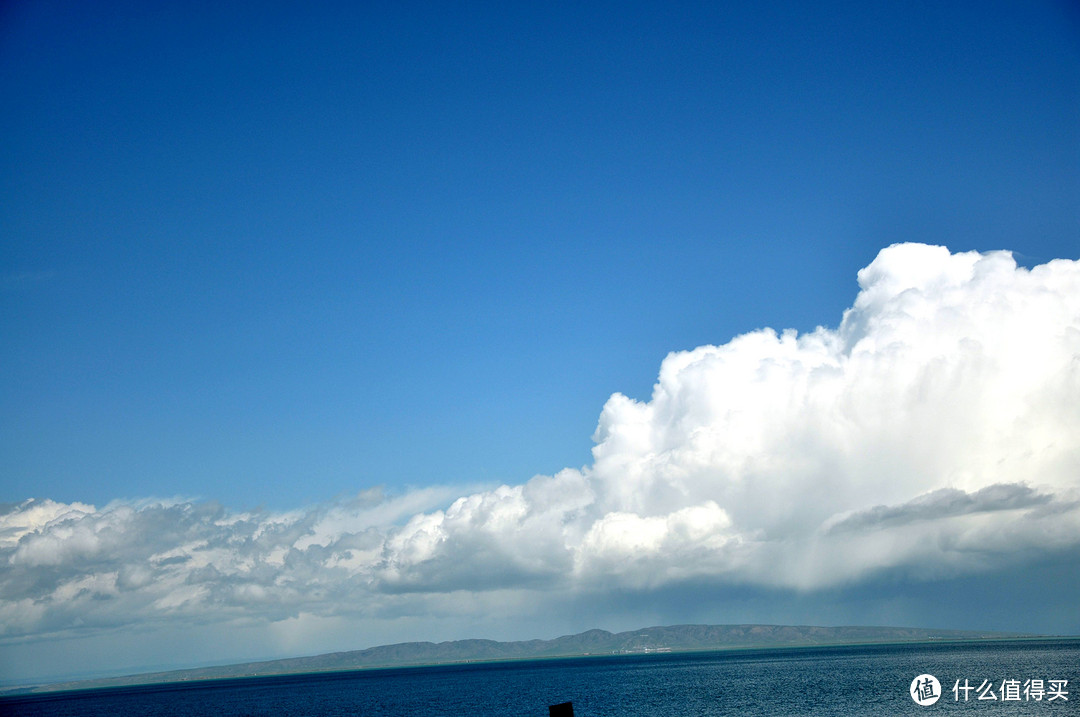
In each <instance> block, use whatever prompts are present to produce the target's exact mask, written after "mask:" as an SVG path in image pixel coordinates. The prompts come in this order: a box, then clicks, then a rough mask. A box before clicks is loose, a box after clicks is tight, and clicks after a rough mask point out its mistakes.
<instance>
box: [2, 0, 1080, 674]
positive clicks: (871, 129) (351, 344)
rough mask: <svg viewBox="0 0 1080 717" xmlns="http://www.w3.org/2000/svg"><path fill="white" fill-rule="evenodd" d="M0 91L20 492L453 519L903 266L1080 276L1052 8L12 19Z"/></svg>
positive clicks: (575, 458) (137, 11)
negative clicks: (873, 270) (1009, 260)
mask: <svg viewBox="0 0 1080 717" xmlns="http://www.w3.org/2000/svg"><path fill="white" fill-rule="evenodd" d="M0 107H2V111H0V501H5V502H9V503H12V504H15V503H20V502H21V501H24V500H26V499H28V498H35V499H38V500H46V499H47V500H51V501H56V502H58V503H63V504H68V503H74V502H79V503H83V504H92V505H94V506H97V507H99V508H100V507H102V506H105V505H108V504H109V503H110V502H112V501H118V500H119V501H136V502H137V501H145V500H148V499H171V498H173V497H179V498H180V499H182V500H185V501H186V500H191V501H194V504H195V505H205V503H204V501H211V502H217V503H220V504H221V505H223V506H224V507H225V509H227V510H230V511H250V510H255V509H258V508H261V509H264V510H266V511H270V512H278V513H284V512H288V511H295V510H301V509H306V508H307V507H309V506H319V505H329V504H331V503H332V502H333V501H341V500H345V501H348V500H351V499H352V497H353V496H356V495H358V494H362V493H363V492H364V491H367V490H368V489H371V488H374V487H379V486H381V487H382V489H383V491H384V492H385V494H386V495H387V496H391V497H395V496H396V497H404V498H407V497H408V496H412V495H417V494H419V493H418V491H422V490H424V489H430V490H433V491H437V490H447V491H449V492H447V493H446V494H445V495H444V497H443V498H442V503H441V504H439V501H438V500H436V499H432V500H433V501H434V502H433V503H432V504H431V505H428V504H426V503H425V504H423V505H420V506H419V507H417V509H416V510H417V511H418V513H420V512H423V511H429V510H432V509H434V506H435V505H441V506H442V507H443V508H445V506H446V504H448V503H449V500H450V499H451V498H452V497H456V496H464V495H469V494H472V493H473V492H474V491H485V490H490V489H494V488H495V487H496V486H499V485H500V484H507V485H510V486H517V485H521V484H524V483H525V482H526V481H528V480H529V479H530V478H531V477H533V476H534V475H537V474H540V475H547V476H551V475H554V474H556V473H557V472H558V471H560V470H561V469H563V468H573V469H581V468H583V467H587V466H591V465H592V464H593V462H594V460H595V456H594V455H593V454H592V453H590V451H591V449H592V448H593V446H594V441H593V440H592V438H591V437H592V436H593V434H594V431H596V430H597V421H598V417H600V415H601V409H603V408H604V406H605V402H607V401H608V399H609V397H611V396H612V394H615V393H621V394H624V395H626V396H628V397H630V398H631V399H636V400H638V401H648V400H649V399H650V396H651V394H652V390H653V384H654V383H655V382H656V381H657V372H658V371H659V369H660V365H661V362H662V361H663V360H664V358H665V356H666V355H667V354H668V353H669V352H672V351H689V350H691V349H694V348H695V347H698V346H703V345H708V344H713V345H723V344H725V343H727V342H728V341H730V340H731V339H732V338H733V337H735V336H737V335H740V334H744V333H746V332H750V331H753V330H756V329H760V328H763V327H773V328H775V329H776V330H777V331H780V330H782V329H787V328H792V329H795V330H797V331H799V332H800V333H806V332H812V331H813V330H814V329H815V328H816V327H818V326H824V327H828V328H831V329H837V327H839V326H840V323H841V319H842V316H843V312H844V311H845V309H848V308H849V307H852V306H853V301H854V300H855V297H856V294H857V293H858V292H859V285H858V284H857V283H856V274H857V272H858V270H859V269H861V268H863V267H866V266H868V265H870V264H871V262H873V261H874V260H875V257H877V256H878V253H879V251H881V250H882V249H883V248H885V247H887V246H889V245H891V244H894V243H897V242H924V243H928V244H935V245H943V246H947V247H948V248H949V250H951V251H952V252H954V253H956V252H966V251H979V252H987V251H991V250H998V249H1005V250H1011V251H1012V252H1014V257H1015V260H1016V261H1017V262H1018V264H1019V265H1020V266H1021V267H1033V266H1036V265H1039V264H1044V263H1046V262H1048V261H1050V260H1051V259H1055V258H1065V259H1077V258H1080V11H1078V10H1077V7H1076V5H1075V3H1071V2H1066V1H1065V0H1060V1H1051V0H1046V1H1044V0H1035V1H1032V2H985V1H983V2H921V1H917V2H883V3H866V2H823V3H801V2H761V3H675V4H672V3H561V2H555V3H551V2H545V3H513V2H512V3H483V2H480V3H437V4H435V3H433V4H423V3H411V2H406V3H401V2H393V3H382V2H363V3H327V2H313V3H305V4H302V5H295V4H286V3H265V2H264V3H210V2H190V3H146V2H112V1H106V2H95V3H77V2H49V1H42V2H19V1H16V2H9V3H5V4H3V5H2V6H0ZM900 263H902V262H899V261H898V260H897V261H896V262H894V264H890V267H891V266H899V264H900ZM916 263H918V262H916ZM905 266H907V265H906V264H905ZM890 270H891V269H890ZM614 410H615V409H612V411H613V412H614ZM605 415H607V413H605ZM612 415H614V413H613V414H612ZM613 420H614V419H613ZM599 435H600V434H598V436H599ZM601 438H602V436H601ZM586 472H587V471H586ZM943 486H944V487H950V486H952V487H958V489H963V490H966V491H968V493H970V495H972V496H976V495H981V494H978V490H981V489H982V487H984V486H982V484H970V485H969V484H964V485H963V486H961V485H960V484H954V483H942V484H941V485H938V486H922V487H921V488H919V490H930V489H932V488H940V487H943ZM965 486H966V487H965ZM919 490H915V489H914V488H913V489H912V491H911V492H910V493H909V494H904V495H896V496H889V501H891V502H889V501H886V499H885V498H884V497H883V498H880V499H874V498H867V501H866V502H865V505H864V504H860V505H859V506H849V507H850V509H851V510H859V509H863V508H866V509H868V508H870V507H871V506H872V505H874V504H876V503H877V502H882V503H887V504H895V505H898V506H903V505H908V501H910V500H913V499H915V498H916V497H917V495H919ZM1017 490H1019V489H1017ZM440 495H441V494H440ZM1017 495H1019V494H1017ZM1040 495H1048V494H1040ZM1055 495H1057V494H1055ZM972 500H978V499H976V498H973V499H972ZM1017 500H1019V498H1017ZM1024 500H1027V498H1025V499H1024ZM1031 500H1036V499H1035V498H1031ZM1040 500H1041V499H1040ZM630 504H631V503H625V504H620V505H622V508H621V509H622V510H624V511H625V510H628V508H627V507H626V506H628V505H630ZM695 505H697V504H695ZM702 505H705V503H702ZM995 505H996V504H995ZM677 507H678V506H669V508H670V511H675V512H677V511H676V508H677ZM720 508H721V509H723V510H725V511H728V512H729V513H730V512H731V508H730V507H729V506H727V505H721V506H720ZM838 510H839V509H838ZM639 512H640V511H639ZM672 514H674V513H672ZM408 515H410V514H409V513H407V512H403V513H401V515H400V516H399V517H398V519H397V521H398V522H397V525H399V526H400V524H402V523H404V522H405V520H406V518H407V517H408ZM718 520H719V519H718ZM721 522H722V521H721ZM737 522H738V521H737V520H736V523H737ZM1056 559H1057V558H1056ZM3 569H4V568H2V567H0V570H3ZM1070 589H1072V590H1074V591H1075V589H1076V587H1075V586H1072V588H1070ZM869 592H871V593H872V592H873V591H872V590H870V591H869ZM1070 594H1071V593H1070ZM12 599H14V598H12ZM859 599H860V600H862V599H863V598H862V597H860V598H859ZM419 609H420V608H417V610H419ZM865 614H866V613H860V615H865ZM799 616H800V617H807V618H808V619H809V618H811V617H812V616H805V615H801V614H800V615H799ZM835 617H836V616H833V617H832V618H830V619H831V620H832V622H838V621H840V620H837V619H835ZM758 619H759V620H760V621H769V616H768V615H761V616H758ZM534 622H535V621H534ZM57 624H58V625H59V624H60V623H57ZM477 624H479V623H475V624H473V625H472V627H474V628H475V627H476V625H477ZM1054 624H1058V623H1054ZM590 626H592V625H584V627H590ZM628 626H632V625H628ZM945 626H946V627H948V626H949V625H945ZM61 627H62V626H61ZM61 627H56V626H55V625H54V626H53V627H48V629H46V628H44V627H43V628H41V630H42V631H44V632H47V631H48V630H54V629H55V630H59V629H61ZM567 627H574V626H573V625H567ZM988 627H989V626H988ZM44 632H43V633H42V634H44ZM385 632H386V634H387V635H390V636H391V637H393V635H392V634H391V633H392V631H390V630H387V631H385ZM34 634H37V633H34ZM49 634H52V633H49ZM379 634H380V635H382V634H383V633H379ZM403 634H404V633H403ZM443 634H445V635H446V636H455V635H453V631H452V630H449V629H448V630H446V631H445V632H444V633H443ZM462 636H464V635H462ZM537 636H543V635H537ZM252 644H254V643H252ZM310 644H311V645H313V646H314V645H316V643H314V642H313V643H310ZM317 644H318V645H321V644H323V643H317ZM267 645H268V643H258V645H257V646H255V647H252V648H251V649H250V651H249V652H250V653H251V654H255V653H258V654H265V653H270V652H274V651H275V650H277V651H279V652H287V651H288V650H287V648H286V647H281V646H280V645H278V646H276V647H273V646H267ZM307 646H308V643H303V644H302V645H301V647H299V648H295V649H299V650H301V651H303V650H304V649H306V648H307ZM260 650H261V651H262V652H259V651H260ZM189 657H190V659H192V660H196V659H200V658H199V657H198V656H195V655H194V652H193V653H192V656H189ZM201 659H209V658H208V657H207V656H206V655H202V658H201Z"/></svg>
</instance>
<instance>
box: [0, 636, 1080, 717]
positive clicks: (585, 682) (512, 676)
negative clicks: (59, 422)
mask: <svg viewBox="0 0 1080 717" xmlns="http://www.w3.org/2000/svg"><path fill="white" fill-rule="evenodd" d="M922 674H931V675H933V676H935V677H936V678H937V680H938V681H939V683H940V690H939V694H940V697H939V700H938V701H937V702H936V704H932V705H928V706H921V705H919V704H917V703H916V702H915V701H914V700H913V699H912V697H911V695H910V694H909V688H910V687H911V684H912V681H913V680H914V679H915V678H916V677H917V676H919V675H922ZM1040 680H1041V681H1042V682H1041V684H1040V683H1039V682H1038V681H1040ZM1066 680H1067V683H1065V684H1062V682H1061V681H1066ZM965 681H966V683H965ZM965 685H966V686H967V687H969V688H970V689H969V690H968V691H967V692H966V695H967V700H966V701H965V699H964V696H965V690H964V689H963V688H964V686H965ZM954 688H955V690H954ZM980 696H982V697H983V699H979V697H980ZM991 696H993V697H995V698H996V699H993V700H991V699H990V697H991ZM1014 697H1016V699H1013V698H1014ZM1037 697H1041V699H1036V698H1037ZM566 701H572V702H573V705H574V714H575V717H601V716H605V717H607V716H612V717H613V716H614V715H620V716H621V717H626V716H628V715H650V716H651V717H654V716H657V715H844V716H848V715H927V714H931V713H935V714H943V713H947V714H955V715H961V714H965V715H969V714H975V713H976V712H977V713H978V714H979V715H983V716H985V717H993V716H994V715H1046V716H1049V715H1058V716H1060V715H1071V714H1076V715H1080V639H1071V640H1052V641H1023V642H996V641H995V642H985V643H977V644H963V645H956V644H934V643H931V644H918V645H888V646H886V645H880V646H847V647H825V648H801V649H774V650H752V651H747V650H742V651H729V652H707V653H691V654H649V655H625V656H609V657H587V658H578V659H559V660H536V661H525V662H507V663H494V664H472V665H458V666H442V667H416V668H403V669H388V670H367V671H359V672H349V673H335V674H322V675H300V676H288V677H285V676H281V677H257V678H250V679H238V680H221V681H213V682H204V683H198V684H174V685H157V686H141V687H131V688H115V689H114V688H110V689H103V690H92V691H84V692H70V693H64V694H53V695H40V696H28V697H20V698H5V699H0V715H43V716H45V715H47V716H49V717H57V716H59V715H78V716H79V717H90V716H94V715H109V717H113V716H115V715H147V716H154V717H157V716H164V715H175V716H178V717H180V716H183V717H188V716H191V715H214V716H215V717H217V716H218V715H252V716H253V715H275V716H293V717H299V716H307V715H312V716H314V715H350V716H354V715H363V716H373V715H380V716H389V717H396V716H402V717H405V716H408V717H419V716H421V715H425V716H426V715H514V716H515V717H526V716H528V715H536V716H537V717H547V714H548V705H552V704H556V703H560V702H566Z"/></svg>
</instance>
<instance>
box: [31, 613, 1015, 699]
mask: <svg viewBox="0 0 1080 717" xmlns="http://www.w3.org/2000/svg"><path fill="white" fill-rule="evenodd" d="M1016 637H1031V636H1029V635H1021V634H1017V633H1002V632H976V631H966V630H927V629H920V628H906V627H816V626H805V625H798V626H797V625H670V626H654V627H646V628H642V629H640V630H631V631H627V632H618V633H611V632H608V631H607V630H599V629H592V630H587V631H585V632H582V633H578V634H575V635H563V636H562V637H556V638H554V639H551V640H521V641H513V642H499V641H497V640H483V639H468V640H452V641H447V642H437V643H436V642H403V643H398V644H394V645H380V646H378V647H369V648H367V649H363V650H350V651H347V652H332V653H327V654H323V655H315V656H311V657H294V658H286V659H281V660H268V661H262V662H246V663H240V664H235V665H223V666H217V667H201V668H195V669H187V670H173V671H169V672H154V673H147V674H141V675H131V676H125V677H109V678H102V679H95V680H80V681H77V682H65V683H57V684H50V685H44V686H39V687H35V688H31V689H29V690H19V691H20V692H25V691H35V692H37V691H56V690H74V689H89V688H99V687H117V686H128V685H139V684H156V683H167V682H186V681H193V680H213V679H225V678H237V677H252V676H256V675H284V674H301V673H312V672H332V671H343V670H358V669H370V668H386V667H408V666H417V665H438V664H454V663H467V662H482V661H497V660H523V659H538V658H552V657H581V656H590V655H613V654H615V655H618V654H644V653H652V652H682V651H697V650H724V649H738V648H743V649H746V648H770V647H801V646H813V645H837V644H869V643H895V642H924V641H930V640H944V641H966V640H982V639H1007V638H1016Z"/></svg>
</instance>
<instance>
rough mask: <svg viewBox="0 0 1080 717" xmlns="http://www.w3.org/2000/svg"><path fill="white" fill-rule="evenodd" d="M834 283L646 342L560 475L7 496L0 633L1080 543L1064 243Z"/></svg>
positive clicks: (994, 565)
mask: <svg viewBox="0 0 1080 717" xmlns="http://www.w3.org/2000/svg"><path fill="white" fill-rule="evenodd" d="M858 280H859V286H860V292H859V294H858V296H857V297H856V299H855V302H854V304H853V306H852V308H850V309H849V310H848V311H847V312H845V314H844V316H843V317H842V320H841V322H840V324H839V327H838V328H837V329H827V328H818V329H817V330H815V331H813V332H811V333H808V334H803V335H798V334H797V333H796V332H794V331H783V332H779V333H778V332H776V331H773V330H771V329H763V330H760V331H754V332H751V333H748V334H745V335H742V336H738V337H736V338H734V339H732V340H731V341H729V342H728V343H726V344H723V345H719V346H702V347H699V348H696V349H693V350H691V351H683V352H677V353H672V354H670V355H668V356H667V357H666V358H665V359H664V361H663V363H662V364H661V367H660V374H659V379H658V381H657V383H656V385H655V387H654V390H653V394H652V396H651V398H650V399H649V400H648V401H636V400H633V399H631V398H628V397H626V396H623V395H620V394H616V395H614V396H612V397H611V398H610V399H609V400H608V402H607V403H606V404H605V406H604V407H603V410H602V412H601V415H600V419H599V423H598V427H597V429H596V433H595V435H594V440H595V441H596V446H595V448H594V449H593V455H594V462H593V464H592V465H591V466H588V467H585V468H582V469H569V468H568V469H566V470H563V471H561V472H559V473H558V474H556V475H554V476H537V477H534V478H533V479H531V480H529V481H527V482H525V483H523V484H521V485H515V486H505V485H504V486H500V487H498V488H495V489H493V490H486V491H472V492H470V493H469V494H467V495H464V496H460V495H455V493H454V492H453V490H452V489H449V488H440V489H428V490H424V491H416V492H413V493H408V494H406V495H402V496H391V497H387V496H384V495H382V494H381V493H380V492H378V491H367V492H365V493H362V494H360V495H358V496H356V497H355V498H352V499H346V500H339V501H336V502H333V503H330V504H326V505H320V506H314V507H311V508H308V509H303V510H296V511H293V512H290V513H288V514H272V513H268V512H254V513H243V514H239V513H230V512H228V511H226V510H225V509H223V508H221V507H220V506H217V505H214V504H209V503H190V502H182V501H180V502H175V501H174V502H171V503H158V502H146V503H142V504H137V505H129V504H111V505H109V506H106V507H104V508H101V509H97V508H95V507H94V506H88V505H82V504H71V505H63V504H60V503H55V502H53V501H49V500H31V501H26V502H24V503H21V504H19V505H15V506H9V507H8V509H7V511H6V512H5V513H3V514H2V515H0V565H3V569H2V571H0V611H2V613H0V614H2V616H3V618H4V619H3V621H2V624H3V625H4V629H5V630H6V634H8V635H20V634H22V635H28V634H43V633H48V632H56V631H62V630H69V629H72V628H73V627H75V626H79V625H82V626H86V627H93V626H95V625H99V626H108V625H117V624H124V623H125V622H139V621H154V620H160V619H181V618H184V619H196V618H197V619H199V620H201V621H213V620H230V619H241V618H244V619H249V620H250V619H263V620H267V621H281V620H285V619H291V620H299V619H301V618H300V616H304V617H303V619H304V620H313V619H318V620H331V621H332V620H334V619H337V617H340V616H343V615H360V616H382V617H387V616H389V617H404V616H409V615H411V614H418V613H416V612H415V611H417V610H421V611H423V614H425V615H429V616H430V615H432V614H436V613H438V611H439V610H440V609H442V610H446V611H448V612H449V613H455V612H460V613H461V614H465V613H468V612H469V611H476V610H477V609H478V608H477V606H478V605H480V604H486V598H492V596H495V595H515V596H516V598H515V599H516V600H522V601H523V603H524V602H528V601H529V600H528V598H527V596H528V595H529V594H530V593H537V594H539V593H544V592H545V591H559V592H560V593H562V594H573V593H574V592H575V591H577V590H585V591H597V590H605V589H621V588H626V589H635V590H641V589H659V588H664V587H670V586H672V585H678V584H680V583H681V582H683V581H696V582H697V583H701V582H702V581H704V582H710V581H711V582H713V583H716V584H727V585H742V586H763V587H767V588H781V589H794V590H815V589H821V588H832V587H836V586H844V585H852V584H858V583H860V581H865V580H869V579H872V578H873V576H875V575H879V574H882V573H884V572H890V573H896V571H900V572H901V573H904V574H905V575H908V577H909V578H910V577H914V578H916V579H918V578H919V576H923V577H925V576H938V577H940V576H947V575H955V574H959V573H965V572H971V571H975V572H977V571H986V570H995V569H1000V568H1001V566H1003V565H1008V564H1010V563H1015V562H1017V561H1021V560H1026V559H1029V558H1030V557H1031V556H1032V555H1039V554H1045V553H1047V552H1048V551H1066V550H1070V549H1075V548H1076V547H1077V546H1078V545H1080V508H1078V506H1080V410H1078V409H1077V407H1078V406H1080V262H1075V261H1064V260H1059V261H1055V262H1051V263H1049V264H1046V265H1043V266H1038V267H1035V268H1033V269H1031V270H1027V269H1023V268H1018V267H1017V266H1016V264H1015V262H1014V261H1013V260H1012V258H1011V256H1010V255H1009V254H1008V253H1005V252H993V253H989V254H978V253H973V252H972V253H963V254H950V253H949V252H948V251H947V250H946V249H944V248H941V247H930V246H924V245H916V244H907V245H897V246H893V247H889V248H888V249H885V250H883V251H882V252H881V253H880V254H879V256H878V257H877V259H875V261H874V262H873V263H872V264H871V265H870V266H868V267H866V268H865V269H863V270H862V271H861V272H859V276H858ZM485 596H486V597H485ZM439 606H441V608H440V607H439ZM470 614H471V613H470Z"/></svg>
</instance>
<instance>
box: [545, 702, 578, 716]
mask: <svg viewBox="0 0 1080 717" xmlns="http://www.w3.org/2000/svg"><path fill="white" fill-rule="evenodd" d="M548 717H574V703H573V702H560V703H559V704H557V705H550V706H549V707H548Z"/></svg>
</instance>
